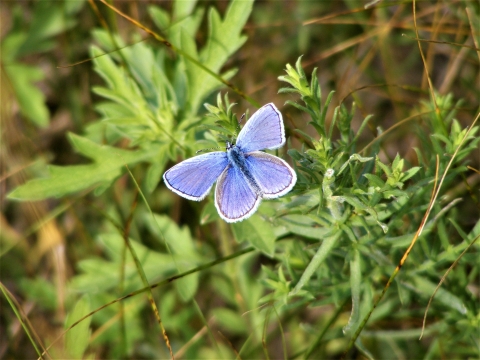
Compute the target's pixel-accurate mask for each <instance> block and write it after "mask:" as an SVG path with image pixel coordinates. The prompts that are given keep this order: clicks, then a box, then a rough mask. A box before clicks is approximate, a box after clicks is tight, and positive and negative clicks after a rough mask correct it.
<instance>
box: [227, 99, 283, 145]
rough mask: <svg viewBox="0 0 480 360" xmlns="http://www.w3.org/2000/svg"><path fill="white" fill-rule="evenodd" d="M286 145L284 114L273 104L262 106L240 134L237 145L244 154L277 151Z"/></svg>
mask: <svg viewBox="0 0 480 360" xmlns="http://www.w3.org/2000/svg"><path fill="white" fill-rule="evenodd" d="M283 144H285V128H284V126H283V119H282V114H281V113H280V111H278V109H277V108H276V107H275V105H273V103H270V104H267V105H264V106H262V107H261V108H260V109H258V110H257V111H256V112H255V113H254V114H253V115H252V116H251V117H250V120H248V121H247V123H246V124H245V126H244V127H243V129H242V130H241V131H240V134H238V138H237V143H236V145H237V146H238V147H239V148H240V149H242V151H243V152H244V153H248V152H251V151H256V150H263V149H277V148H279V147H281V146H283Z"/></svg>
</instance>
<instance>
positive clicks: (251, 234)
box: [232, 214, 275, 257]
mask: <svg viewBox="0 0 480 360" xmlns="http://www.w3.org/2000/svg"><path fill="white" fill-rule="evenodd" d="M232 231H233V234H234V235H235V239H237V241H238V242H244V241H247V242H248V243H250V244H252V245H253V246H254V247H255V248H256V249H258V250H260V251H262V252H263V253H264V254H266V255H268V256H270V257H271V256H273V252H274V250H275V234H274V232H273V228H272V225H271V224H270V223H269V222H266V221H265V220H263V219H262V218H261V217H260V216H259V215H257V214H255V215H253V216H252V217H250V218H248V219H247V220H244V221H241V222H238V223H234V224H232Z"/></svg>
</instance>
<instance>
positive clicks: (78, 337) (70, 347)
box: [65, 295, 92, 359]
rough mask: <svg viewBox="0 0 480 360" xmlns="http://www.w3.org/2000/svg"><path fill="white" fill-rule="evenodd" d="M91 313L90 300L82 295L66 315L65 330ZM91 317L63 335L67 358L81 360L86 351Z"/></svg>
mask: <svg viewBox="0 0 480 360" xmlns="http://www.w3.org/2000/svg"><path fill="white" fill-rule="evenodd" d="M90 311H91V309H90V299H89V296H88V295H84V296H83V297H82V298H81V299H80V300H79V301H78V302H77V304H76V305H75V307H74V309H73V311H72V312H71V313H69V314H68V316H67V320H66V322H65V328H68V327H69V326H70V325H72V324H73V323H74V322H75V321H77V320H78V319H80V318H82V317H83V316H85V315H87V314H88V313H89V312H90ZM91 319H92V318H91V317H88V318H86V319H85V320H83V321H82V322H81V323H79V324H78V325H77V326H75V327H74V328H72V329H70V331H68V332H67V333H66V335H65V353H66V355H67V357H68V358H71V359H81V358H83V354H84V353H85V350H86V349H87V346H88V343H89V341H90V333H91V330H90V321H91Z"/></svg>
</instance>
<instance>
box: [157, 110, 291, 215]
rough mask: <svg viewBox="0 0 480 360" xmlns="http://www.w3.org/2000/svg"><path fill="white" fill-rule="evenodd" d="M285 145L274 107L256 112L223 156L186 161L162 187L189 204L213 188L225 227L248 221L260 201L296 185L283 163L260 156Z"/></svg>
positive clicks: (167, 176) (214, 154)
mask: <svg viewBox="0 0 480 360" xmlns="http://www.w3.org/2000/svg"><path fill="white" fill-rule="evenodd" d="M284 143H285V130H284V127H283V120H282V115H281V113H280V112H279V111H278V109H277V108H276V107H275V105H273V104H267V105H264V106H263V107H262V108H261V109H259V110H258V111H257V112H255V113H254V114H253V115H252V117H251V118H250V120H249V121H248V122H247V123H246V125H245V126H244V127H243V129H242V130H241V131H240V134H239V135H238V138H237V142H236V144H235V145H233V144H231V143H229V142H227V152H226V153H225V152H220V151H216V152H211V153H208V154H203V155H199V156H195V157H193V158H190V159H187V160H185V161H183V162H181V163H179V164H177V165H175V166H174V167H172V168H171V169H169V170H167V171H166V172H165V174H164V175H163V179H164V181H165V184H166V186H167V187H168V188H169V189H170V190H172V191H173V192H175V193H177V194H178V195H180V196H183V197H185V198H187V199H189V200H195V201H200V200H202V199H204V198H205V196H207V194H208V193H209V192H210V189H211V187H212V186H213V183H214V182H215V181H217V187H216V189H215V206H216V208H217V210H218V213H219V215H220V217H221V218H222V219H224V220H225V221H227V222H237V221H242V220H244V219H246V218H248V217H249V216H251V215H252V214H253V213H254V212H255V211H256V209H257V208H258V206H259V205H260V202H261V200H262V199H273V198H277V197H280V196H282V195H285V194H286V193H288V192H289V191H290V190H291V189H292V188H293V186H294V185H295V183H296V181H297V177H296V174H295V171H293V169H292V168H291V167H290V166H289V165H288V164H287V163H286V162H285V161H284V160H282V159H280V158H278V157H276V156H274V155H270V154H267V153H265V152H262V151H259V150H264V149H277V148H279V147H281V146H282V145H283V144H284Z"/></svg>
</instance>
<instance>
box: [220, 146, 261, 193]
mask: <svg viewBox="0 0 480 360" xmlns="http://www.w3.org/2000/svg"><path fill="white" fill-rule="evenodd" d="M227 157H228V160H229V163H230V165H231V166H233V167H235V168H236V169H238V170H239V171H240V172H241V173H242V174H243V175H244V176H245V179H246V180H247V182H248V185H250V187H251V188H252V190H253V191H255V193H256V194H257V195H259V196H262V195H263V191H262V190H261V189H260V186H258V184H257V182H256V181H255V178H254V177H253V175H252V173H251V172H250V170H249V169H248V165H247V162H246V159H245V154H244V152H243V151H242V149H240V148H239V147H238V146H236V145H233V144H231V143H229V142H227Z"/></svg>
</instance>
